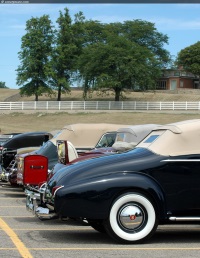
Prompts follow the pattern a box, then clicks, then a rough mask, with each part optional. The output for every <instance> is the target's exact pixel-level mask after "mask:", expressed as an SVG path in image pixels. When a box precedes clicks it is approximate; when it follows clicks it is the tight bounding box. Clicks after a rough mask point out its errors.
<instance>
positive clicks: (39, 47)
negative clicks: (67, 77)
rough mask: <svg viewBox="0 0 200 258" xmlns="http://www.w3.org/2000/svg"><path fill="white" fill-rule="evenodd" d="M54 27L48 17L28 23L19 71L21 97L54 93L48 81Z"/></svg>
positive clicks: (34, 19) (18, 79) (22, 45)
mask: <svg viewBox="0 0 200 258" xmlns="http://www.w3.org/2000/svg"><path fill="white" fill-rule="evenodd" d="M53 35H54V34H53V26H52V24H51V20H50V19H49V16H48V15H43V16H42V17H40V18H33V17H32V18H31V19H30V20H28V21H27V22H26V34H25V35H24V36H23V37H22V43H21V51H20V52H19V59H20V61H21V63H20V65H19V67H18V69H17V85H19V86H21V87H20V93H21V95H26V96H31V95H35V100H36V101H38V97H39V96H40V95H42V94H43V93H49V94H51V93H52V90H51V88H50V87H49V85H48V83H47V80H48V76H49V74H50V67H49V58H50V55H51V53H52V42H53Z"/></svg>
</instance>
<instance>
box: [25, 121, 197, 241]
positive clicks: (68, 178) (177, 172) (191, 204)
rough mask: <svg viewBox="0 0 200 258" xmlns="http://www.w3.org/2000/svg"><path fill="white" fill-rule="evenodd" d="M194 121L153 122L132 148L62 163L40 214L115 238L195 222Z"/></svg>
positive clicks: (139, 238)
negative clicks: (175, 224) (85, 226)
mask: <svg viewBox="0 0 200 258" xmlns="http://www.w3.org/2000/svg"><path fill="white" fill-rule="evenodd" d="M199 140H200V120H188V121H182V122H178V123H174V124H168V125H165V126H158V127H157V128H155V129H153V130H152V132H151V133H150V134H149V135H148V136H147V137H146V138H145V139H144V140H142V141H141V142H140V143H139V144H138V145H137V146H136V148H134V149H132V150H130V151H127V152H125V153H119V154H113V155H109V156H103V157H98V158H94V159H91V160H86V161H82V162H80V163H75V164H73V165H71V166H67V167H65V168H63V169H61V170H59V171H58V172H57V173H55V174H54V176H53V177H52V178H51V179H50V181H49V182H48V185H47V188H46V191H45V193H44V196H43V202H42V203H41V207H37V204H36V202H35V200H32V199H31V198H29V197H27V207H28V208H29V209H33V210H35V213H36V214H37V216H38V217H40V218H45V217H46V218H51V217H55V216H56V217H58V218H61V219H67V218H68V219H73V220H76V221H83V222H87V223H88V225H90V226H92V227H93V228H94V229H96V230H97V231H100V232H104V231H105V232H107V233H108V234H109V235H110V236H111V237H113V238H114V239H115V240H118V241H120V242H125V243H138V242H142V241H144V240H147V239H148V238H149V237H151V236H152V235H153V233H154V232H155V231H156V228H157V226H158V225H159V224H169V223H199V222H200V200H199V196H200V145H199Z"/></svg>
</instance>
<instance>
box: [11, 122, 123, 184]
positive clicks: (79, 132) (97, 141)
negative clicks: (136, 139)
mask: <svg viewBox="0 0 200 258" xmlns="http://www.w3.org/2000/svg"><path fill="white" fill-rule="evenodd" d="M124 126H126V125H120V124H108V123H88V124H87V123H80V124H79V123H78V124H71V125H66V126H65V127H64V128H63V129H62V130H61V131H60V132H59V133H57V134H56V135H55V136H54V137H53V138H52V139H51V140H49V141H48V142H47V143H46V144H45V145H43V146H42V147H41V148H40V149H39V150H37V151H35V152H31V153H25V154H21V155H17V156H16V163H17V173H16V176H15V179H14V180H16V183H17V184H18V185H21V186H23V185H26V184H30V185H33V186H37V185H38V183H39V182H42V181H46V179H47V175H48V170H49V171H50V170H51V169H52V168H53V167H54V165H55V164H56V163H57V162H58V152H57V146H56V142H57V141H58V140H61V139H62V140H68V141H70V142H72V143H73V146H74V148H75V149H76V158H77V157H78V155H81V154H82V153H84V152H86V151H88V150H91V149H94V148H95V147H96V148H99V147H102V146H105V147H107V146H112V144H113V142H114V141H115V138H116V131H117V129H119V128H121V127H124Z"/></svg>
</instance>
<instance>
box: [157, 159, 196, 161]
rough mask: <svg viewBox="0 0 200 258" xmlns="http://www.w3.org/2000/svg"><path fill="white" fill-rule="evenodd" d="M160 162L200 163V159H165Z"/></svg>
mask: <svg viewBox="0 0 200 258" xmlns="http://www.w3.org/2000/svg"><path fill="white" fill-rule="evenodd" d="M160 162H200V159H164V160H161V161H160Z"/></svg>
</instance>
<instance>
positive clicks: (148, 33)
mask: <svg viewBox="0 0 200 258" xmlns="http://www.w3.org/2000/svg"><path fill="white" fill-rule="evenodd" d="M95 25H97V22H96V23H95ZM98 28H99V29H100V33H98V35H100V36H99V37H98V38H95V39H96V41H87V42H86V44H85V47H84V49H83V52H82V54H81V55H80V58H79V71H80V73H81V75H82V76H83V82H84V87H87V88H96V89H100V90H112V91H114V93H115V101H119V99H120V95H121V93H122V92H123V91H124V90H126V89H134V88H136V87H137V88H140V89H143V90H144V89H149V88H155V85H156V81H157V79H158V78H159V76H160V74H161V69H162V67H163V66H164V65H165V64H166V63H167V62H169V60H170V55H169V53H168V51H166V50H165V49H164V48H163V45H164V44H165V43H167V39H168V38H167V36H165V35H163V34H161V33H158V32H157V31H156V29H155V27H154V25H153V24H152V23H149V22H145V21H140V20H136V21H130V22H125V23H123V24H121V23H112V24H103V25H101V27H100V26H99V27H98Z"/></svg>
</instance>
